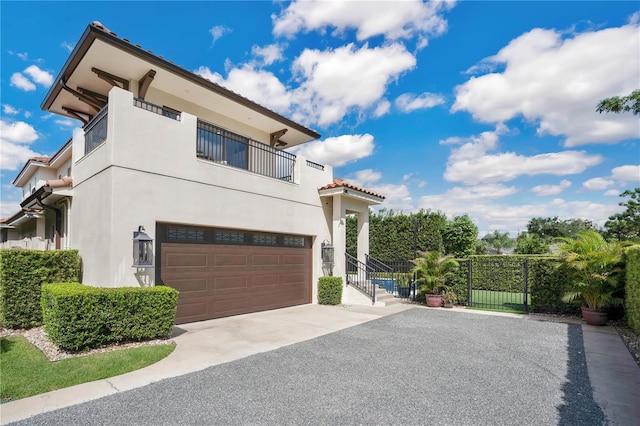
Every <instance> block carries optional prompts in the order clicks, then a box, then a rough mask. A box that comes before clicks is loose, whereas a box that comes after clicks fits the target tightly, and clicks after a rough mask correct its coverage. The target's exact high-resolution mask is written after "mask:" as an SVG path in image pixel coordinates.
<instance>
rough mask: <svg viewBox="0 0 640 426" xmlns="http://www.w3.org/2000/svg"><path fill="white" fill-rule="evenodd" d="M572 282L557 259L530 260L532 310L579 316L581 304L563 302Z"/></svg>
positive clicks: (538, 258)
mask: <svg viewBox="0 0 640 426" xmlns="http://www.w3.org/2000/svg"><path fill="white" fill-rule="evenodd" d="M570 289H571V281H570V280H569V277H568V275H567V271H566V269H565V268H562V267H561V263H560V259H559V258H557V257H550V256H549V257H531V258H530V259H529V293H530V294H531V300H530V304H531V310H532V311H533V312H540V313H547V314H578V313H579V312H580V302H579V301H574V302H571V303H569V302H563V301H562V298H563V297H564V295H565V294H566V293H567V292H568V291H569V290H570Z"/></svg>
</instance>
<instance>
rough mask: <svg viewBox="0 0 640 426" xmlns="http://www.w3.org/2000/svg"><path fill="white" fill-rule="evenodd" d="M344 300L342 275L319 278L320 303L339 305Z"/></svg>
mask: <svg viewBox="0 0 640 426" xmlns="http://www.w3.org/2000/svg"><path fill="white" fill-rule="evenodd" d="M341 302H342V277H320V279H319V280H318V303H319V304H320V305H339V304H340V303H341Z"/></svg>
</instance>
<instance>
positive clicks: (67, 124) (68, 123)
mask: <svg viewBox="0 0 640 426" xmlns="http://www.w3.org/2000/svg"><path fill="white" fill-rule="evenodd" d="M55 123H56V124H57V125H58V126H63V127H73V126H75V125H76V124H75V123H74V122H73V121H72V120H55Z"/></svg>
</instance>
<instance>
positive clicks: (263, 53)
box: [251, 44, 284, 65]
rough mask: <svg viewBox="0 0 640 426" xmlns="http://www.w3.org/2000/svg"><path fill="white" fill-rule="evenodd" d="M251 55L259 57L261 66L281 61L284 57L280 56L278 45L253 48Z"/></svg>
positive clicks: (280, 48) (280, 47)
mask: <svg viewBox="0 0 640 426" xmlns="http://www.w3.org/2000/svg"><path fill="white" fill-rule="evenodd" d="M251 53H252V54H253V55H254V56H257V57H259V58H260V59H261V60H260V63H261V64H263V65H271V64H273V63H274V62H278V61H282V60H283V59H284V56H283V54H282V46H280V45H278V44H270V45H268V46H263V47H260V46H253V47H252V48H251Z"/></svg>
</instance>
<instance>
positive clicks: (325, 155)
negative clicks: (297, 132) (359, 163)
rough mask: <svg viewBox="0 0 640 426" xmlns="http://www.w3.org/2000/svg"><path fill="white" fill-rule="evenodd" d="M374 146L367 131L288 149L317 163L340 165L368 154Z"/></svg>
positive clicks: (371, 137)
mask: <svg viewBox="0 0 640 426" xmlns="http://www.w3.org/2000/svg"><path fill="white" fill-rule="evenodd" d="M374 148H375V144H374V142H373V136H371V135H370V134H368V133H367V134H364V135H342V136H338V137H333V138H327V139H325V140H323V141H315V142H309V143H306V144H304V145H301V146H298V147H293V148H292V149H290V150H289V151H290V152H293V153H296V154H300V155H303V156H304V157H306V158H308V159H309V160H312V161H315V162H318V163H322V164H329V165H331V166H333V167H340V166H344V165H345V164H347V163H350V162H353V161H356V160H359V159H361V158H365V157H368V156H370V155H371V154H372V153H373V149H374Z"/></svg>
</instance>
